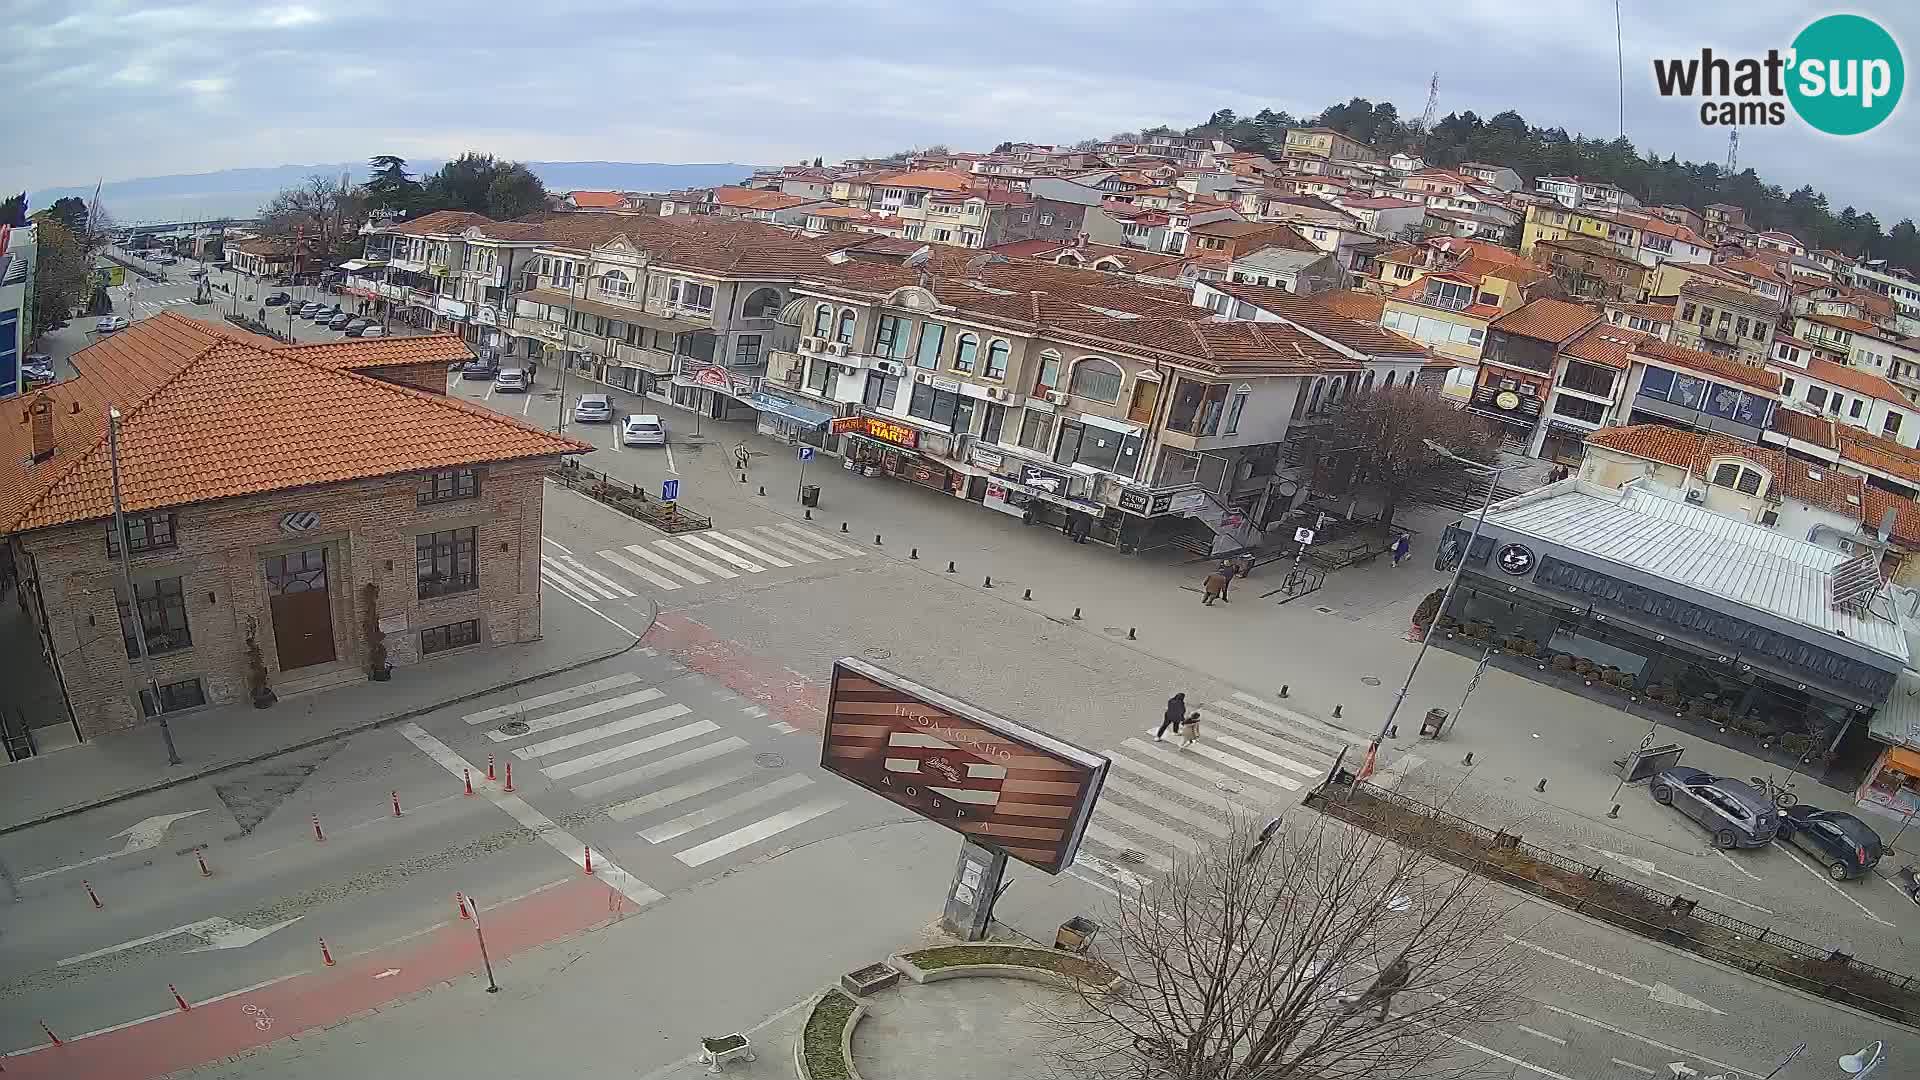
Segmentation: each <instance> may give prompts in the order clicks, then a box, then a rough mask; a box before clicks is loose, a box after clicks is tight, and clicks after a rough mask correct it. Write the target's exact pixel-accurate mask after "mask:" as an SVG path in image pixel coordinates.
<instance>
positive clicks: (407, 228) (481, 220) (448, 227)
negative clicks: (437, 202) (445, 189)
mask: <svg viewBox="0 0 1920 1080" xmlns="http://www.w3.org/2000/svg"><path fill="white" fill-rule="evenodd" d="M493 223H494V222H493V219H492V218H490V217H488V216H487V215H485V214H475V213H471V212H469V211H466V210H435V211H434V212H433V213H431V214H422V215H421V216H419V217H417V218H414V219H413V220H412V221H403V222H401V223H400V224H398V225H396V226H394V228H393V231H394V232H397V233H400V234H402V235H404V236H448V235H451V234H453V233H458V232H465V231H466V230H468V229H470V228H472V227H473V226H475V225H491V224H493Z"/></svg>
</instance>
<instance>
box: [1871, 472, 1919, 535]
mask: <svg viewBox="0 0 1920 1080" xmlns="http://www.w3.org/2000/svg"><path fill="white" fill-rule="evenodd" d="M1862 494H1863V496H1864V498H1863V499H1862V505H1861V508H1860V509H1861V514H1860V523H1861V524H1862V525H1864V526H1866V527H1867V528H1869V529H1875V530H1878V529H1879V528H1880V519H1881V518H1882V517H1884V516H1885V515H1886V512H1887V511H1888V510H1892V511H1893V530H1892V532H1891V533H1890V535H1891V536H1892V538H1893V539H1895V540H1898V541H1900V543H1902V544H1904V545H1906V546H1908V547H1913V546H1915V545H1920V502H1914V501H1913V500H1912V499H1908V498H1903V497H1902V496H1899V495H1895V494H1894V493H1893V492H1891V491H1882V490H1881V489H1879V488H1877V487H1874V486H1873V485H1871V484H1868V485H1867V487H1866V490H1865V491H1864V492H1863V493H1862Z"/></svg>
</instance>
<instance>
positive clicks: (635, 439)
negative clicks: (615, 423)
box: [620, 413, 667, 446]
mask: <svg viewBox="0 0 1920 1080" xmlns="http://www.w3.org/2000/svg"><path fill="white" fill-rule="evenodd" d="M620 441H621V443H623V444H625V445H627V446H665V445H667V427H666V425H665V424H662V423H661V422H660V418H659V417H658V416H655V415H654V414H652V413H641V414H640V415H638V416H629V417H627V419H626V421H625V422H624V423H622V424H621V425H620Z"/></svg>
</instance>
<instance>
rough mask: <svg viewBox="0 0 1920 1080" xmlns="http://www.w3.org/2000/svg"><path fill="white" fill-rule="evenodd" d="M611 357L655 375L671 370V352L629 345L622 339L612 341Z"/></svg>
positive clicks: (627, 365)
mask: <svg viewBox="0 0 1920 1080" xmlns="http://www.w3.org/2000/svg"><path fill="white" fill-rule="evenodd" d="M613 359H614V360H615V361H616V362H618V363H620V364H622V365H625V366H626V367H636V368H643V369H645V370H647V371H651V372H653V373H654V374H656V375H665V374H668V373H669V372H671V371H672V370H673V354H672V353H670V352H663V351H662V350H660V349H649V348H646V347H644V346H640V345H629V344H627V343H626V342H624V341H620V342H615V343H614V346H613Z"/></svg>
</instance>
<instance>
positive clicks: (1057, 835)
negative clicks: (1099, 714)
mask: <svg viewBox="0 0 1920 1080" xmlns="http://www.w3.org/2000/svg"><path fill="white" fill-rule="evenodd" d="M820 764H821V766H822V767H823V768H825V769H826V770H827V771H829V772H832V773H835V774H838V775H839V776H842V777H844V778H846V779H848V780H851V781H853V782H854V783H856V784H858V785H860V786H861V787H863V788H865V789H867V790H868V791H871V792H873V793H874V794H876V795H879V796H880V797H882V798H884V799H886V800H888V801H889V802H892V803H895V804H898V805H900V806H903V807H905V808H907V809H909V810H912V811H913V812H915V813H917V814H919V815H920V816H922V817H925V818H927V819H929V820H931V821H936V822H939V823H940V824H942V825H944V826H946V827H947V828H949V829H952V830H954V831H955V832H958V833H962V834H965V835H966V836H967V837H969V838H970V839H972V840H973V842H974V843H976V844H980V845H982V846H983V847H988V848H993V849H995V850H997V851H1001V852H1004V853H1006V855H1007V857H1008V858H1012V859H1018V860H1020V861H1021V862H1023V863H1026V864H1027V865H1029V866H1031V867H1033V868H1034V869H1036V870H1044V871H1046V872H1047V873H1049V874H1058V873H1059V872H1061V871H1062V870H1065V869H1066V868H1067V867H1069V866H1071V865H1073V857H1074V854H1075V853H1076V852H1077V851H1078V850H1079V848H1080V834H1081V833H1082V832H1083V831H1085V829H1086V827H1087V820H1088V819H1089V818H1090V817H1092V816H1093V806H1094V803H1095V801H1096V800H1098V799H1099V797H1100V786H1101V784H1102V783H1103V782H1105V780H1106V775H1107V759H1106V757H1105V756H1103V755H1101V754H1096V753H1093V752H1092V751H1089V750H1083V749H1081V748H1080V747H1077V746H1074V745H1072V744H1071V743H1067V742H1065V741H1062V740H1060V739H1057V738H1055V737H1053V736H1051V735H1047V734H1045V733H1043V732H1039V731H1035V730H1033V729H1031V728H1029V727H1026V726H1025V725H1022V724H1019V723H1016V722H1015V721H1012V720H1009V719H1007V718H1005V717H1003V716H996V715H994V714H992V713H989V712H987V711H985V710H984V709H979V708H975V707H974V706H972V705H968V704H967V703H965V702H963V701H958V700H956V699H954V698H950V697H948V696H946V695H945V694H942V693H940V692H938V691H936V690H930V689H928V688H926V687H924V686H921V685H919V684H918V683H915V682H913V681H911V680H909V679H906V678H904V677H902V676H899V675H896V674H894V673H892V672H890V671H886V670H884V669H882V668H878V667H875V666H873V665H872V664H869V663H866V662H865V661H863V660H856V659H853V658H851V657H847V658H843V659H841V660H837V661H835V662H834V665H833V684H832V688H831V692H830V694H829V696H828V699H827V725H826V732H825V735H824V737H823V738H822V740H821V749H820Z"/></svg>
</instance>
